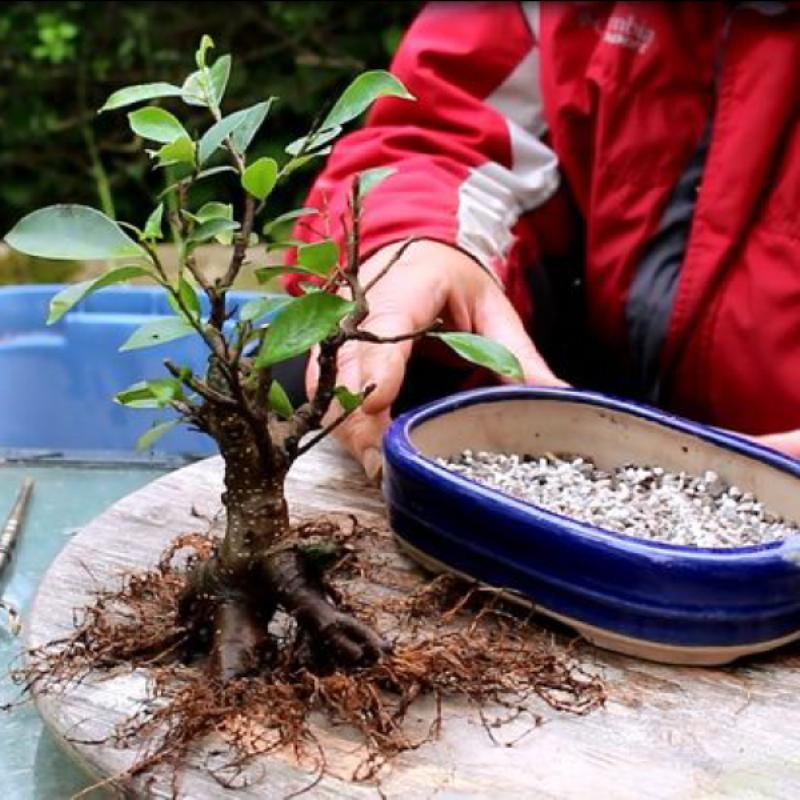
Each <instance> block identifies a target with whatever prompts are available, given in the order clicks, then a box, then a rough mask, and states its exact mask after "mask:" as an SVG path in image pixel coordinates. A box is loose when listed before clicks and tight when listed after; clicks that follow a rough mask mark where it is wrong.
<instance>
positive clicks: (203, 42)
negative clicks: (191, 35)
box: [194, 33, 214, 69]
mask: <svg viewBox="0 0 800 800" xmlns="http://www.w3.org/2000/svg"><path fill="white" fill-rule="evenodd" d="M213 47H214V40H213V39H212V38H211V37H210V36H209V35H208V34H207V33H204V34H203V36H202V38H201V39H200V47H198V48H197V52H196V53H195V54H194V63H195V64H197V69H203V67H204V66H205V65H206V52H207V51H209V50H211V49H212V48H213Z"/></svg>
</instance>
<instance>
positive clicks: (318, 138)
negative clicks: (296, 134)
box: [286, 125, 342, 156]
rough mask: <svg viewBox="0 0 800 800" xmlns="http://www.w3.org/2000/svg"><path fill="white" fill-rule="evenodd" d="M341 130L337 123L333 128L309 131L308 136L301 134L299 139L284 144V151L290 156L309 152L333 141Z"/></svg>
mask: <svg viewBox="0 0 800 800" xmlns="http://www.w3.org/2000/svg"><path fill="white" fill-rule="evenodd" d="M341 132H342V126H341V125H337V126H336V127H334V128H327V129H325V130H320V131H317V132H316V133H310V134H308V136H301V137H300V138H299V139H295V140H294V141H293V142H291V143H290V144H288V145H286V152H287V153H288V154H289V155H290V156H296V155H299V154H300V153H309V152H311V151H313V150H316V149H317V148H318V147H322V145H325V144H328V142H331V141H333V140H334V139H335V138H336V137H337V136H338V135H339V134H340V133H341Z"/></svg>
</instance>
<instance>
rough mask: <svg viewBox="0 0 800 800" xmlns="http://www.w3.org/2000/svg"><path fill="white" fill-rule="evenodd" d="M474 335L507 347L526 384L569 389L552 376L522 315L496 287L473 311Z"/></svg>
mask: <svg viewBox="0 0 800 800" xmlns="http://www.w3.org/2000/svg"><path fill="white" fill-rule="evenodd" d="M473 324H474V327H475V332H476V333H479V334H481V335H483V336H486V337H487V338H488V339H492V340H493V341H495V342H498V343H499V344H502V345H504V346H505V347H507V348H508V349H509V350H510V351H511V352H512V353H513V354H514V355H515V356H516V357H517V359H518V360H519V363H520V366H521V367H522V373H523V375H524V376H525V382H526V383H532V384H536V385H538V386H567V385H568V384H566V383H565V382H564V381H562V380H561V379H560V378H558V377H557V376H556V375H554V374H553V372H552V370H551V369H550V367H549V366H548V365H547V362H546V361H545V360H544V359H543V358H542V356H541V355H540V354H539V351H538V350H537V349H536V347H535V346H534V344H533V342H532V341H531V339H530V337H529V336H528V333H527V331H526V330H525V326H524V325H523V324H522V320H521V319H520V318H519V314H517V312H516V311H515V310H514V307H513V306H512V305H511V303H510V302H509V300H508V298H507V297H506V296H505V295H504V294H503V293H502V292H501V291H499V290H498V289H496V288H495V287H491V288H489V289H487V290H486V291H485V292H482V293H481V295H480V296H479V297H478V299H477V300H476V305H475V309H474V312H473Z"/></svg>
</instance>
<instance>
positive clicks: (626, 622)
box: [383, 387, 800, 664]
mask: <svg viewBox="0 0 800 800" xmlns="http://www.w3.org/2000/svg"><path fill="white" fill-rule="evenodd" d="M464 448H472V449H473V450H497V451H502V452H517V453H531V454H538V453H544V452H548V451H551V452H557V453H579V454H581V455H585V456H589V457H591V458H592V459H594V460H595V462H596V463H598V465H599V466H601V467H603V468H605V469H610V468H613V467H614V466H618V465H620V464H623V463H628V462H631V463H638V464H650V465H659V466H662V467H664V468H666V469H671V470H676V471H677V470H685V471H687V472H690V473H694V474H698V473H700V472H703V471H704V470H707V469H711V470H714V471H715V472H717V473H719V474H720V476H721V477H722V478H723V479H725V480H727V481H728V482H729V483H731V484H734V485H736V486H739V487H740V488H741V489H742V490H744V491H750V492H753V493H754V494H755V495H756V496H757V497H758V498H759V499H760V500H762V501H763V502H764V503H765V504H766V505H767V507H769V508H770V509H771V510H773V511H775V512H777V513H779V514H781V515H783V516H784V517H786V518H788V519H792V520H795V521H797V520H800V491H798V490H799V489H800V483H799V482H798V480H797V478H798V477H800V462H798V461H796V460H794V459H791V458H788V457H785V456H782V455H780V454H779V453H777V452H774V451H772V450H770V449H768V448H764V447H760V446H758V445H756V444H754V443H753V442H751V441H749V440H747V439H745V438H743V437H739V436H736V435H732V434H728V433H724V432H722V431H719V430H716V429H713V428H709V427H706V426H703V425H699V424H696V423H693V422H689V421H687V420H685V419H681V418H678V417H675V416H672V415H669V414H665V413H663V412H661V411H658V410H655V409H652V408H648V407H644V406H641V405H637V404H634V403H631V402H627V401H623V400H619V399H615V398H610V397H608V396H604V395H598V394H593V393H588V392H578V391H574V390H566V389H539V388H529V387H504V388H495V389H482V390H477V391H472V392H467V393H464V394H459V395H455V396H453V397H450V398H447V399H444V400H440V401H436V402H434V403H431V404H429V405H426V406H424V407H422V408H419V409H416V410H414V411H412V412H410V413H407V414H405V415H403V416H401V417H399V418H398V419H397V420H396V421H395V422H394V423H393V424H392V426H391V428H390V429H389V431H388V432H387V434H386V437H385V440H384V478H383V488H384V494H385V497H386V501H387V504H388V508H389V515H390V521H391V524H392V527H393V528H394V531H395V533H396V535H397V537H398V539H399V541H400V543H401V544H402V545H403V546H404V547H405V548H406V549H407V551H408V552H409V553H410V554H411V555H412V557H415V558H416V559H417V560H419V561H420V562H422V563H423V564H425V565H427V566H429V567H432V568H434V569H445V570H449V571H453V572H457V573H461V574H463V575H466V576H469V577H471V578H474V579H476V580H478V581H480V582H482V583H486V584H489V585H491V586H495V587H500V588H502V589H503V590H504V591H506V592H507V593H508V595H509V596H511V597H512V598H515V599H519V600H522V601H525V602H529V603H532V604H533V605H535V607H536V608H537V609H538V610H540V611H541V612H543V613H545V614H547V615H549V616H551V617H554V618H556V619H559V620H561V621H563V622H566V623H567V624H569V625H571V626H572V627H574V628H575V629H576V630H578V631H579V632H580V633H582V634H583V635H584V636H586V637H587V638H588V639H590V640H591V641H594V642H595V643H597V644H599V645H600V646H603V647H607V648H610V649H613V650H618V651H622V652H626V653H630V654H634V655H638V656H642V657H645V658H650V659H654V660H659V661H665V662H671V663H696V664H719V663H725V662H727V661H731V660H733V659H735V658H738V657H739V656H741V655H745V654H747V653H752V652H758V651H762V650H767V649H770V648H773V647H776V646H779V645H781V644H784V643H786V642H788V641H791V640H793V639H795V638H798V637H800V537H792V538H790V539H787V540H784V541H779V542H773V543H770V544H766V545H761V546H750V547H741V548H730V549H697V548H689V547H682V546H677V545H670V544H660V543H654V542H651V541H646V540H643V539H637V538H635V537H633V536H627V535H622V534H618V533H613V532H610V531H605V530H602V529H600V528H597V527H594V526H592V525H589V524H586V523H582V522H578V521H576V520H574V519H571V518H567V517H564V516H561V515H558V514H554V513H552V512H549V511H546V510H544V509H541V508H539V507H537V506H535V505H533V504H531V503H527V502H524V501H522V500H518V499H516V498H514V497H511V496H509V495H506V494H503V493H501V492H498V491H495V490H493V489H489V488H488V487H485V486H482V485H480V484H478V483H477V482H475V481H472V480H469V479H467V478H464V477H461V476H460V475H457V474H455V473H453V472H450V471H448V470H447V469H445V468H443V467H441V466H439V465H438V464H437V463H436V462H435V458H436V457H438V456H450V455H454V454H456V453H459V452H460V451H461V450H463V449H464Z"/></svg>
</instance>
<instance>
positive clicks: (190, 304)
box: [167, 275, 200, 319]
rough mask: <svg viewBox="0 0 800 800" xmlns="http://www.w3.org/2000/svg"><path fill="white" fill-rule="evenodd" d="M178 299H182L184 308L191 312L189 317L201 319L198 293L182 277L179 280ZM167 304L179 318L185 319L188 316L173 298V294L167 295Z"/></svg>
mask: <svg viewBox="0 0 800 800" xmlns="http://www.w3.org/2000/svg"><path fill="white" fill-rule="evenodd" d="M178 297H180V299H181V303H182V304H183V307H184V308H185V309H186V310H187V311H188V312H189V315H190V317H191V318H192V319H199V318H200V300H199V299H198V297H197V291H196V290H195V288H194V286H192V284H191V283H189V281H187V280H186V278H184V277H183V276H182V275H181V277H180V278H179V279H178ZM167 302H168V303H169V305H170V307H171V308H172V310H173V311H174V312H175V313H176V314H177V315H178V316H179V317H185V316H186V314H185V313H184V311H183V308H181V306H180V304H179V303H178V301H177V300H176V299H175V298H174V297H173V296H172V294H168V295H167Z"/></svg>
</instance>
